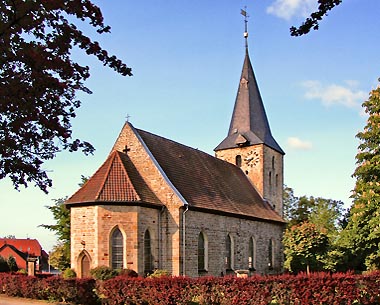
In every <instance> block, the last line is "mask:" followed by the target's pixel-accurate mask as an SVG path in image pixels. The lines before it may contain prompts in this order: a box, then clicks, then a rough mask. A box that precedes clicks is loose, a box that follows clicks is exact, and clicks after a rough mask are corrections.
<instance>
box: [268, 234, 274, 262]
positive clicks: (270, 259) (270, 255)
mask: <svg viewBox="0 0 380 305" xmlns="http://www.w3.org/2000/svg"><path fill="white" fill-rule="evenodd" d="M273 251H274V244H273V239H270V240H269V243H268V267H269V269H273V265H274V252H273Z"/></svg>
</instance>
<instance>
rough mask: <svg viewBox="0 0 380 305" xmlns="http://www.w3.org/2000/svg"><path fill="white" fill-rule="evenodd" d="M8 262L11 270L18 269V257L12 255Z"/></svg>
mask: <svg viewBox="0 0 380 305" xmlns="http://www.w3.org/2000/svg"><path fill="white" fill-rule="evenodd" d="M7 264H8V267H9V271H14V272H16V271H18V267H17V263H16V259H15V258H14V257H13V256H12V255H10V256H9V257H8V260H7Z"/></svg>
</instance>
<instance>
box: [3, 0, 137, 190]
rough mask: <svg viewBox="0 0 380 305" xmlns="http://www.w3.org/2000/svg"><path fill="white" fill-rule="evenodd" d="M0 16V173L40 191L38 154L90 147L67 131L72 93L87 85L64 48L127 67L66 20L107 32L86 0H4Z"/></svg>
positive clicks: (42, 175)
mask: <svg viewBox="0 0 380 305" xmlns="http://www.w3.org/2000/svg"><path fill="white" fill-rule="evenodd" d="M0 21H1V22H0V179H3V178H5V177H9V178H10V179H11V181H12V182H13V185H14V187H15V188H16V189H19V187H20V186H22V185H23V186H25V187H27V186H28V184H29V183H31V182H32V183H34V184H35V185H36V186H38V187H39V188H40V189H41V190H42V191H44V192H48V188H49V187H51V186H52V181H51V179H50V178H49V177H48V175H47V173H46V170H45V169H43V168H42V165H43V163H44V161H46V160H49V159H52V158H54V157H55V155H56V154H57V153H58V152H59V151H61V150H62V149H63V150H68V151H70V152H73V151H77V150H82V151H83V152H84V153H85V154H89V153H92V152H93V151H94V147H93V146H92V145H91V144H90V143H88V142H85V141H82V140H79V139H73V138H72V129H71V119H72V118H74V117H75V110H76V109H77V108H78V107H79V106H80V104H81V103H80V101H79V100H78V99H77V98H76V93H77V92H79V91H82V92H86V93H91V91H90V90H89V89H88V88H87V87H86V86H85V85H84V81H85V80H86V79H87V78H88V77H89V76H90V74H89V68H88V67H87V66H81V65H80V64H79V63H77V62H75V61H74V60H73V59H72V56H71V50H72V49H73V48H74V47H75V48H77V49H81V50H83V51H84V52H85V53H86V54H88V55H94V56H96V57H97V59H98V60H99V61H100V62H102V63H103V65H105V66H108V67H110V68H112V69H114V70H115V71H116V72H117V73H119V74H121V75H124V76H126V75H129V76H130V75H132V73H131V69H130V68H128V67H127V66H126V65H125V64H124V63H123V62H121V61H120V60H119V59H117V58H116V57H115V56H110V55H109V54H108V52H107V51H106V50H105V49H103V48H102V47H101V46H100V45H99V44H98V43H97V42H96V41H93V40H92V39H91V38H89V37H88V36H86V35H85V34H84V33H83V32H82V31H81V30H79V28H78V27H77V25H76V24H75V23H74V22H76V23H83V22H87V23H89V25H91V26H92V27H93V28H94V29H96V31H97V33H99V34H103V33H107V32H109V31H110V27H109V26H106V25H105V24H104V22H103V16H102V13H101V10H100V9H99V7H97V6H96V5H94V4H93V3H92V2H91V0H54V1H50V0H39V1H35V0H4V1H1V2H0Z"/></svg>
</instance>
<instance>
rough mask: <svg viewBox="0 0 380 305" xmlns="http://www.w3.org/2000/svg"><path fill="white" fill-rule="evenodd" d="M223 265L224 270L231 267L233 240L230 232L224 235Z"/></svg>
mask: <svg viewBox="0 0 380 305" xmlns="http://www.w3.org/2000/svg"><path fill="white" fill-rule="evenodd" d="M225 267H226V270H232V269H233V241H232V238H231V236H230V234H228V235H227V236H226V249H225Z"/></svg>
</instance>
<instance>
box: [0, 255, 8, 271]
mask: <svg viewBox="0 0 380 305" xmlns="http://www.w3.org/2000/svg"><path fill="white" fill-rule="evenodd" d="M0 272H9V266H8V262H7V260H6V259H5V258H4V257H2V256H0Z"/></svg>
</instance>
